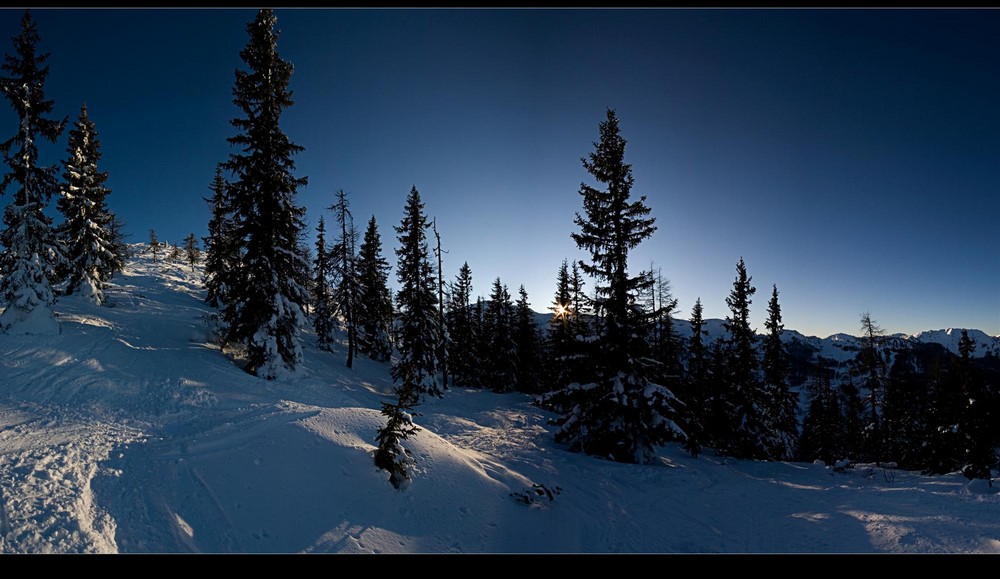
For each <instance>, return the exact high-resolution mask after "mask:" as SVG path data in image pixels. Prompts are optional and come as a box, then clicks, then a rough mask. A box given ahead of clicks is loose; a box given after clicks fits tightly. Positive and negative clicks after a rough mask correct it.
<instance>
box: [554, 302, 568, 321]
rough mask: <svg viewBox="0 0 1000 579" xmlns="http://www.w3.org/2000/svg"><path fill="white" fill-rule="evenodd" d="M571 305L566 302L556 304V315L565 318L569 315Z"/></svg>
mask: <svg viewBox="0 0 1000 579" xmlns="http://www.w3.org/2000/svg"><path fill="white" fill-rule="evenodd" d="M571 307H572V306H571V305H570V304H566V305H563V304H556V307H555V313H556V317H557V318H565V317H566V316H568V315H569V309H570V308H571Z"/></svg>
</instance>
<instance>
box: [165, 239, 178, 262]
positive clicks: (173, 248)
mask: <svg viewBox="0 0 1000 579" xmlns="http://www.w3.org/2000/svg"><path fill="white" fill-rule="evenodd" d="M167 247H169V248H170V255H169V256H168V257H167V259H168V260H169V261H180V259H181V248H180V247H177V244H176V243H168V244H167Z"/></svg>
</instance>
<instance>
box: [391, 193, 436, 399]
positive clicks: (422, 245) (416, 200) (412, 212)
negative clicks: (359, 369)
mask: <svg viewBox="0 0 1000 579" xmlns="http://www.w3.org/2000/svg"><path fill="white" fill-rule="evenodd" d="M395 229H396V233H397V234H398V235H399V247H398V248H397V249H396V256H397V257H398V258H399V263H398V265H397V267H396V279H397V280H398V281H399V286H400V288H399V292H398V293H397V294H396V303H397V305H398V311H399V322H400V323H399V336H398V339H397V349H398V350H399V360H398V361H397V362H396V364H395V365H394V366H393V376H394V378H395V379H396V380H397V381H399V380H403V379H407V380H410V381H411V382H412V384H410V387H412V388H414V389H416V391H417V392H418V393H420V394H429V395H431V396H437V397H440V396H441V394H442V393H441V385H440V384H439V383H438V378H437V364H436V362H437V357H436V356H435V352H434V349H435V345H436V344H437V343H438V332H439V331H440V329H439V328H438V324H437V301H436V300H437V297H436V295H437V289H436V288H435V287H434V268H433V267H431V264H430V261H429V259H428V249H427V216H426V214H425V213H424V204H423V202H422V201H421V200H420V193H419V192H418V191H417V188H416V187H413V188H412V189H411V190H410V194H409V195H408V196H407V197H406V209H405V211H404V214H403V220H402V221H401V222H400V224H399V226H397V227H396V228H395Z"/></svg>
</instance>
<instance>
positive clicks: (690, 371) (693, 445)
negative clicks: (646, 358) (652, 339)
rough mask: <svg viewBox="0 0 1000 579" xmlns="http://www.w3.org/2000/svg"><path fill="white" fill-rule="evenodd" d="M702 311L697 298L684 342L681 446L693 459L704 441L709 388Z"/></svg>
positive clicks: (705, 332)
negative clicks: (685, 343)
mask: <svg viewBox="0 0 1000 579" xmlns="http://www.w3.org/2000/svg"><path fill="white" fill-rule="evenodd" d="M703 312H704V309H703V307H702V305H701V298H700V297H699V298H698V299H696V300H695V302H694V307H692V308H691V318H690V319H689V320H688V322H689V323H690V324H691V337H690V338H689V339H688V347H687V351H688V358H687V373H686V375H685V384H686V387H685V390H686V392H687V397H686V398H685V400H684V401H685V403H686V404H687V407H686V412H685V413H684V417H685V422H684V426H685V432H686V433H687V435H688V437H687V440H686V441H685V447H686V448H687V450H688V452H690V453H691V454H692V455H693V456H695V457H697V456H698V453H699V452H701V445H702V444H703V442H704V440H705V426H704V425H705V422H706V414H707V402H708V388H709V380H710V378H709V377H710V374H709V356H708V348H707V347H706V346H705V337H706V336H708V331H707V330H705V318H704V317H703V316H704V314H703Z"/></svg>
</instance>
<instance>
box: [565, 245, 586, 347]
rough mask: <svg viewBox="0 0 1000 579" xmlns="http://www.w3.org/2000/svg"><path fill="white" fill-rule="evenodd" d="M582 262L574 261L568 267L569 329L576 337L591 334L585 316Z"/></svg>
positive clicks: (584, 336)
mask: <svg viewBox="0 0 1000 579" xmlns="http://www.w3.org/2000/svg"><path fill="white" fill-rule="evenodd" d="M582 263H583V262H581V261H574V262H573V264H572V266H571V267H570V275H569V295H570V302H571V303H572V304H573V307H572V308H570V329H571V330H572V332H573V336H574V337H575V338H577V339H579V338H586V337H587V336H589V335H590V334H591V331H590V330H591V328H590V326H589V324H588V323H587V320H586V318H585V316H586V315H587V314H590V313H591V312H590V309H589V304H588V301H589V300H588V298H587V294H586V292H585V291H584V289H583V288H584V286H585V285H586V283H585V282H584V281H583V274H582V273H581V272H580V266H581V265H582Z"/></svg>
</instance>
